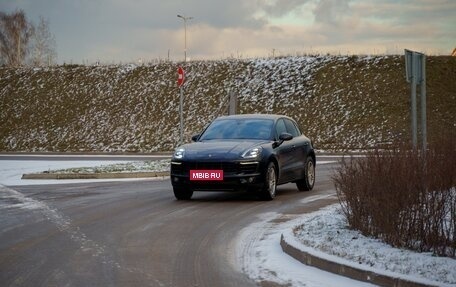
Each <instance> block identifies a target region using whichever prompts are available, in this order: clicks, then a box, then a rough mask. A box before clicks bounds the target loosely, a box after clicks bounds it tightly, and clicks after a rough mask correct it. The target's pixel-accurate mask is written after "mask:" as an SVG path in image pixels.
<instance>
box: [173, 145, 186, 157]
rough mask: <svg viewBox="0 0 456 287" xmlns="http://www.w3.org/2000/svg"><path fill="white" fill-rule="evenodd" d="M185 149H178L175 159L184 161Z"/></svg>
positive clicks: (175, 152)
mask: <svg viewBox="0 0 456 287" xmlns="http://www.w3.org/2000/svg"><path fill="white" fill-rule="evenodd" d="M184 153H185V149H184V148H178V149H176V150H175V151H174V155H173V157H174V158H175V159H182V158H183V157H184Z"/></svg>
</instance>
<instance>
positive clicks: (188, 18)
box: [177, 15, 193, 62]
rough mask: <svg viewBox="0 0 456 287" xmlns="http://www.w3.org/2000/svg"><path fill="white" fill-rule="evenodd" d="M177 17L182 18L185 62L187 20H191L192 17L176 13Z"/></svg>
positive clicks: (185, 57)
mask: <svg viewBox="0 0 456 287" xmlns="http://www.w3.org/2000/svg"><path fill="white" fill-rule="evenodd" d="M177 17H179V18H181V19H182V20H184V62H187V20H192V19H193V17H186V16H182V15H177Z"/></svg>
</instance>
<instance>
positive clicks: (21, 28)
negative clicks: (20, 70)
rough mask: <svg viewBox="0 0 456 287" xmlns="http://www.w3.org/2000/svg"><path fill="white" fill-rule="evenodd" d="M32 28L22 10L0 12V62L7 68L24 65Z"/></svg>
mask: <svg viewBox="0 0 456 287" xmlns="http://www.w3.org/2000/svg"><path fill="white" fill-rule="evenodd" d="M32 33H33V26H32V25H31V24H30V23H29V22H28V21H27V18H26V17H25V13H24V11H23V10H17V11H16V12H13V13H11V14H6V13H3V12H0V55H1V59H0V62H1V63H3V64H6V65H9V66H20V65H22V64H24V62H25V57H26V55H27V50H28V44H29V40H30V36H31V35H32Z"/></svg>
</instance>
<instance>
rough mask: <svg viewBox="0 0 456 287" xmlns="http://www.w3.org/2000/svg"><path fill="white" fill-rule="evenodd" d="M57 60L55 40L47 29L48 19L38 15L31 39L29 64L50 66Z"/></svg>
mask: <svg viewBox="0 0 456 287" xmlns="http://www.w3.org/2000/svg"><path fill="white" fill-rule="evenodd" d="M56 60H57V52H56V42H55V38H54V35H52V33H51V31H50V29H49V21H48V20H46V19H44V17H42V16H40V21H39V23H38V26H36V27H35V29H34V33H33V35H32V39H31V64H32V65H33V66H50V65H53V64H55V62H56Z"/></svg>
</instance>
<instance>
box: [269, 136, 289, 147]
mask: <svg viewBox="0 0 456 287" xmlns="http://www.w3.org/2000/svg"><path fill="white" fill-rule="evenodd" d="M292 139H293V136H292V135H291V134H289V133H281V134H280V136H279V140H278V141H276V142H274V143H273V145H272V147H273V148H276V147H279V146H280V145H281V144H283V142H284V141H289V140H292Z"/></svg>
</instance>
